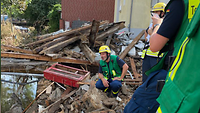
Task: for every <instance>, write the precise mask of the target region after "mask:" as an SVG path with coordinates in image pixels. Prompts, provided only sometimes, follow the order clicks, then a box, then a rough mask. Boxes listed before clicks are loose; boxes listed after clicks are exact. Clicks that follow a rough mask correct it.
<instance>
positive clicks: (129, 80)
mask: <svg viewBox="0 0 200 113" xmlns="http://www.w3.org/2000/svg"><path fill="white" fill-rule="evenodd" d="M123 82H142V79H140V78H139V79H127V78H126V79H124V80H123Z"/></svg>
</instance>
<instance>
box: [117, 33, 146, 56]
mask: <svg viewBox="0 0 200 113" xmlns="http://www.w3.org/2000/svg"><path fill="white" fill-rule="evenodd" d="M144 32H145V30H142V31H141V32H140V33H139V34H138V36H137V37H135V38H134V39H133V41H132V42H131V43H130V44H129V45H128V47H126V49H125V50H124V51H123V52H122V53H121V54H120V55H119V57H120V58H121V59H124V57H125V56H126V55H127V53H128V52H129V51H130V50H131V49H132V48H133V47H134V46H135V44H136V43H137V42H138V41H139V40H140V38H141V37H142V36H143V35H144Z"/></svg>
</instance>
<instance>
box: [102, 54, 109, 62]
mask: <svg viewBox="0 0 200 113" xmlns="http://www.w3.org/2000/svg"><path fill="white" fill-rule="evenodd" d="M109 57H110V55H108V52H106V59H105V60H103V61H106V60H108V58H109Z"/></svg>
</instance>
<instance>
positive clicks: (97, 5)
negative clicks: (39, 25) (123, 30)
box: [61, 0, 115, 25]
mask: <svg viewBox="0 0 200 113" xmlns="http://www.w3.org/2000/svg"><path fill="white" fill-rule="evenodd" d="M61 3H62V19H63V20H65V21H70V25H71V22H72V21H74V20H79V19H80V20H82V21H92V20H93V19H95V20H109V22H113V21H114V6H115V0H62V1H61Z"/></svg>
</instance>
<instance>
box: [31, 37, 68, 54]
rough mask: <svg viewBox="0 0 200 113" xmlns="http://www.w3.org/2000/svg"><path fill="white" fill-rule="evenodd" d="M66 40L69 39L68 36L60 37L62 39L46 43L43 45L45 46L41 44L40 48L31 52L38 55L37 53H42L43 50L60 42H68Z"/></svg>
mask: <svg viewBox="0 0 200 113" xmlns="http://www.w3.org/2000/svg"><path fill="white" fill-rule="evenodd" d="M68 39H69V37H68V36H65V37H62V38H60V39H57V40H53V41H50V42H47V43H45V44H43V45H41V46H39V47H37V48H35V49H34V50H33V52H34V53H39V52H40V51H42V50H43V49H44V48H48V47H50V46H53V45H55V44H56V43H59V42H62V41H65V40H68Z"/></svg>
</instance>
